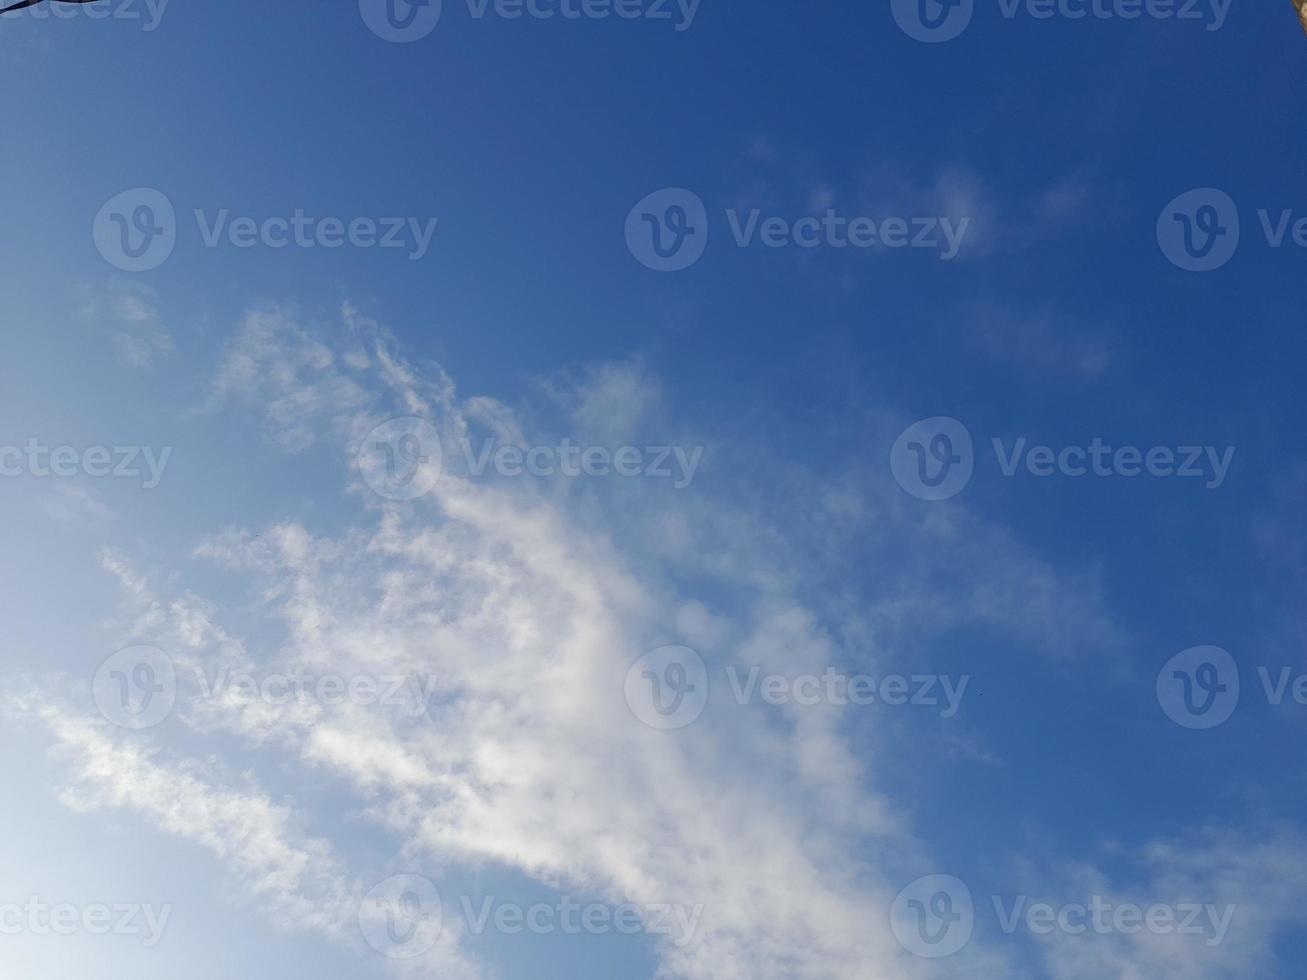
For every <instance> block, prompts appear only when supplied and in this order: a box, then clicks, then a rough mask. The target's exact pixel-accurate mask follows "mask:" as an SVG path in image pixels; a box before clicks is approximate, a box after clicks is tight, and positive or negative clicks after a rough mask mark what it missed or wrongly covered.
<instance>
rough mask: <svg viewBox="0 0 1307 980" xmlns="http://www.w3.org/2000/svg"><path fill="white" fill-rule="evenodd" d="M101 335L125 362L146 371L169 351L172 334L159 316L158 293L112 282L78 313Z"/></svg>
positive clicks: (171, 347)
mask: <svg viewBox="0 0 1307 980" xmlns="http://www.w3.org/2000/svg"><path fill="white" fill-rule="evenodd" d="M78 312H79V315H80V316H81V317H82V319H83V320H84V321H86V322H87V323H90V324H93V325H94V326H95V327H96V328H97V329H99V330H101V331H102V332H104V333H105V334H106V335H107V336H108V337H109V339H110V340H111V341H112V342H113V345H114V348H115V350H116V351H117V353H118V356H119V358H121V359H122V360H123V361H124V362H125V363H127V364H130V365H132V366H133V367H138V368H146V367H150V366H151V365H153V364H154V363H155V361H156V360H158V359H160V358H163V357H166V356H167V355H169V354H171V353H172V351H173V340H172V335H171V333H169V331H168V328H167V327H166V326H165V325H164V323H163V320H162V318H161V317H160V315H159V297H158V294H157V293H156V292H155V291H154V290H153V289H151V288H150V287H149V286H144V285H141V284H139V283H128V282H123V281H121V280H114V281H112V282H111V283H109V284H108V285H107V286H106V287H105V288H104V289H103V290H101V291H99V292H97V293H96V294H95V295H93V296H91V297H90V298H89V299H87V300H86V302H85V303H83V305H82V306H81V308H80V310H79V311H78Z"/></svg>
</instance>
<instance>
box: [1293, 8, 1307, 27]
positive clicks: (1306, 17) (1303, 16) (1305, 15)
mask: <svg viewBox="0 0 1307 980" xmlns="http://www.w3.org/2000/svg"><path fill="white" fill-rule="evenodd" d="M1293 5H1294V8H1295V9H1296V10H1297V11H1298V19H1299V20H1300V21H1302V29H1303V30H1304V31H1307V0H1293Z"/></svg>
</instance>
